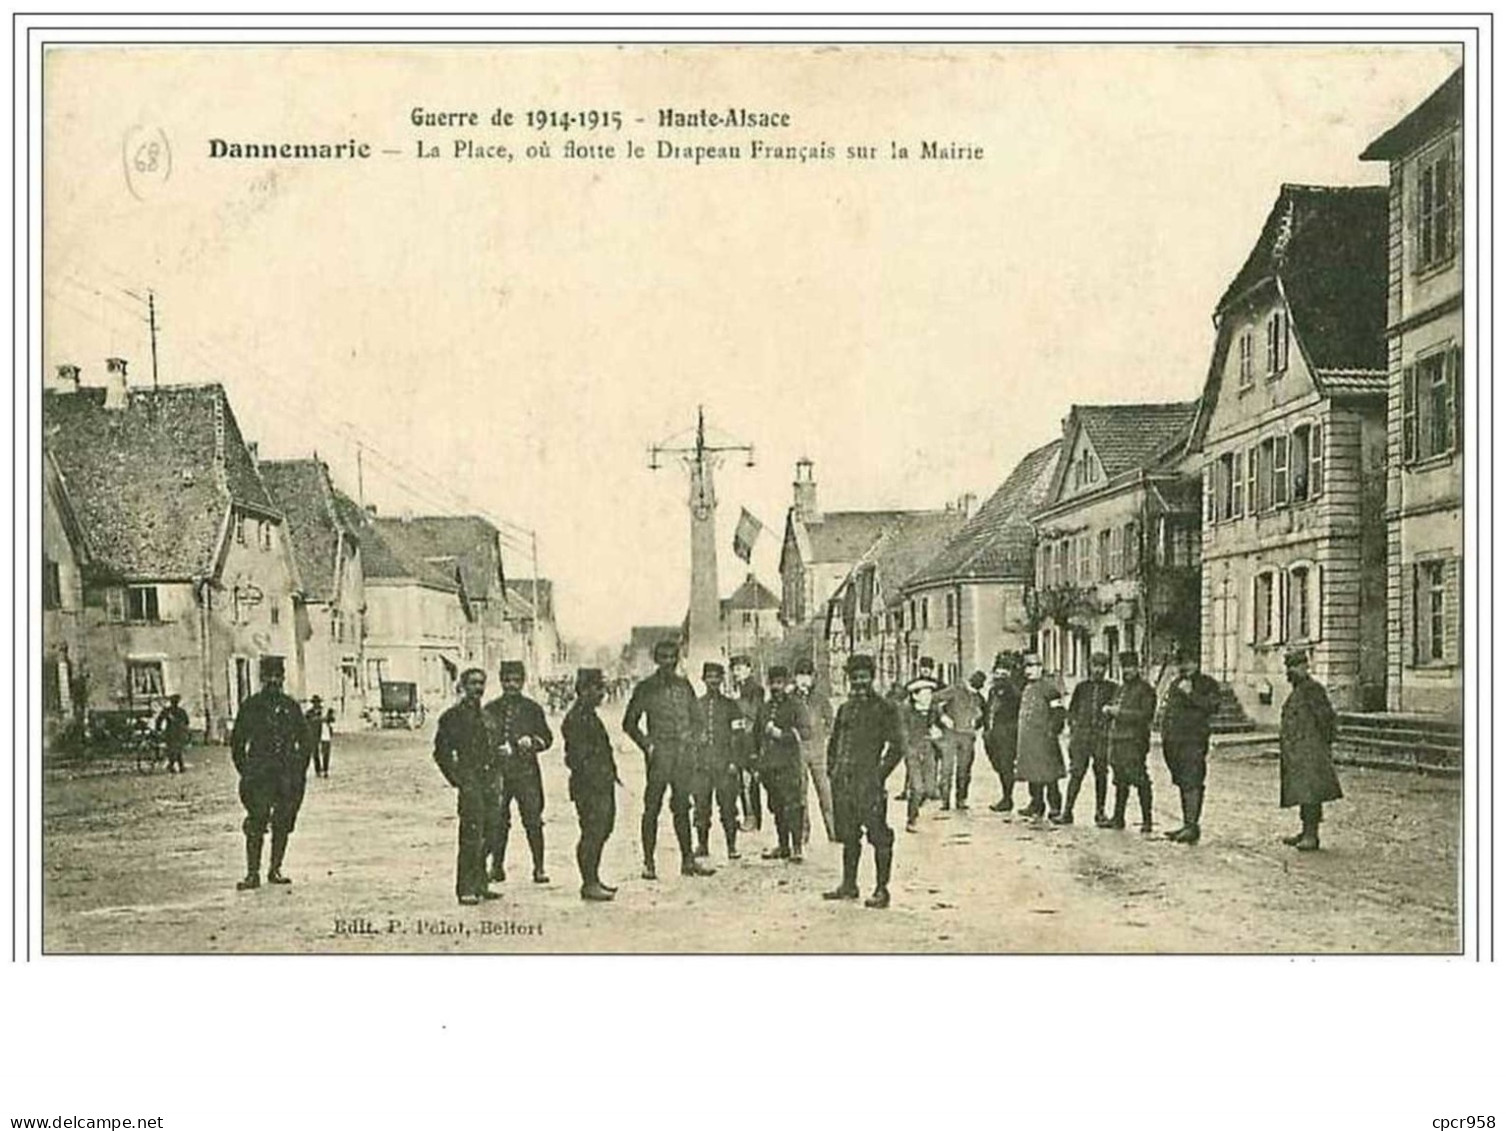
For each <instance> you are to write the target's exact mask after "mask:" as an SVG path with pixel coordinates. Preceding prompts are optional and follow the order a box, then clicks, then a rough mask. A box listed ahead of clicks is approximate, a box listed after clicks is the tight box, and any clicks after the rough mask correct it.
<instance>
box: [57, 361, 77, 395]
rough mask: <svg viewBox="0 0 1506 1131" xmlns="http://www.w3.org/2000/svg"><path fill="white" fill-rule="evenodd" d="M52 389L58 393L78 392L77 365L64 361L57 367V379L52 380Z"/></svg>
mask: <svg viewBox="0 0 1506 1131" xmlns="http://www.w3.org/2000/svg"><path fill="white" fill-rule="evenodd" d="M52 387H53V388H54V389H56V390H57V391H58V392H60V393H76V392H78V366H76V365H69V364H67V363H64V364H63V365H59V366H58V368H57V380H56V381H55V382H53V386H52Z"/></svg>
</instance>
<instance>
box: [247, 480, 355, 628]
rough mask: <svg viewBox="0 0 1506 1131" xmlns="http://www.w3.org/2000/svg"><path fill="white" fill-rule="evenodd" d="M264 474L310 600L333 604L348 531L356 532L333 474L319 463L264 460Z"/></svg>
mask: <svg viewBox="0 0 1506 1131" xmlns="http://www.w3.org/2000/svg"><path fill="white" fill-rule="evenodd" d="M258 470H259V471H260V472H261V477H262V481H263V482H264V483H265V484H266V485H267V490H268V491H269V492H270V493H271V496H272V499H273V500H274V501H275V502H276V504H277V508H278V509H279V510H280V511H282V514H283V519H284V522H285V526H286V529H287V534H288V541H289V543H290V544H291V545H292V547H293V559H294V560H295V561H296V562H297V563H298V576H299V579H300V581H301V582H302V584H303V594H304V597H305V598H306V599H308V600H310V601H324V602H328V601H333V600H334V599H335V598H336V596H338V593H337V591H336V586H335V562H336V561H337V560H338V558H339V551H340V538H341V536H342V532H343V534H344V535H347V536H350V537H356V534H355V530H354V528H353V527H352V526H351V525H350V524H349V523H348V521H346V520H345V519H342V518H341V516H340V513H339V512H338V511H337V510H336V508H335V499H334V487H333V485H332V484H331V483H330V480H329V470H328V469H327V468H326V467H325V466H324V464H322V463H321V462H319V461H318V460H313V459H293V460H263V461H262V462H261V465H260V467H259V468H258Z"/></svg>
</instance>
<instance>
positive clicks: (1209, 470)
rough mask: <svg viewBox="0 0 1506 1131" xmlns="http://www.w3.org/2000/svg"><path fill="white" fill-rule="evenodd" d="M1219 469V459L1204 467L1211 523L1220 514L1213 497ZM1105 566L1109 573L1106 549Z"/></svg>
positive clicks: (1205, 513) (1206, 505)
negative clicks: (1217, 513)
mask: <svg viewBox="0 0 1506 1131" xmlns="http://www.w3.org/2000/svg"><path fill="white" fill-rule="evenodd" d="M1217 470H1218V461H1217V460H1215V461H1214V462H1213V463H1210V464H1208V465H1207V466H1206V467H1204V468H1203V521H1204V522H1206V523H1209V524H1210V525H1211V524H1212V523H1214V522H1216V521H1217V520H1218V516H1217V515H1216V514H1215V513H1214V510H1213V499H1214V487H1213V481H1214V477H1215V473H1216V472H1217ZM1103 568H1104V572H1105V574H1107V572H1108V553H1107V551H1105V553H1104V562H1103Z"/></svg>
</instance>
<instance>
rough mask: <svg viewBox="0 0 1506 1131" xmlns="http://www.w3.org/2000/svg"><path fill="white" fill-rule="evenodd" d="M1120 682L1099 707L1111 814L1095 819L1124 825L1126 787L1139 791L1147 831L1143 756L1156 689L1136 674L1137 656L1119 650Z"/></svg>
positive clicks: (1147, 779)
mask: <svg viewBox="0 0 1506 1131" xmlns="http://www.w3.org/2000/svg"><path fill="white" fill-rule="evenodd" d="M1119 670H1120V671H1122V672H1123V673H1124V684H1123V686H1121V687H1120V688H1119V694H1118V695H1117V696H1116V697H1115V699H1114V701H1113V702H1112V703H1110V704H1109V705H1108V706H1107V707H1105V708H1104V709H1103V713H1104V714H1105V715H1107V716H1108V717H1109V720H1110V721H1109V768H1110V769H1112V770H1113V771H1114V815H1113V816H1112V817H1109V818H1107V819H1105V820H1102V821H1099V822H1098V827H1099V828H1101V829H1122V828H1124V810H1125V808H1126V807H1127V806H1128V805H1129V792H1130V787H1131V786H1133V787H1134V788H1135V790H1136V791H1137V792H1138V793H1139V794H1140V831H1141V832H1142V833H1148V832H1150V831H1151V828H1152V824H1151V815H1150V813H1151V810H1150V802H1151V791H1150V772H1149V771H1148V770H1147V769H1146V766H1145V759H1146V757H1147V756H1148V755H1149V753H1150V724H1151V720H1152V719H1154V718H1155V715H1156V689H1155V688H1154V687H1152V686H1151V685H1150V684H1148V683H1146V682H1145V680H1144V679H1142V678H1141V677H1140V657H1139V656H1138V655H1137V654H1136V653H1134V652H1120V653H1119Z"/></svg>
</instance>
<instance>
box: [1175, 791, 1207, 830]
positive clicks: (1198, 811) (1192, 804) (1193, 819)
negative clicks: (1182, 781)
mask: <svg viewBox="0 0 1506 1131" xmlns="http://www.w3.org/2000/svg"><path fill="white" fill-rule="evenodd" d="M1202 839H1203V787H1202V786H1200V785H1195V786H1193V787H1192V788H1191V789H1189V790H1188V791H1187V832H1186V833H1185V834H1184V835H1183V836H1182V838H1181V840H1179V841H1178V842H1177V843H1179V844H1196V843H1197V842H1198V841H1200V840H1202Z"/></svg>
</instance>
